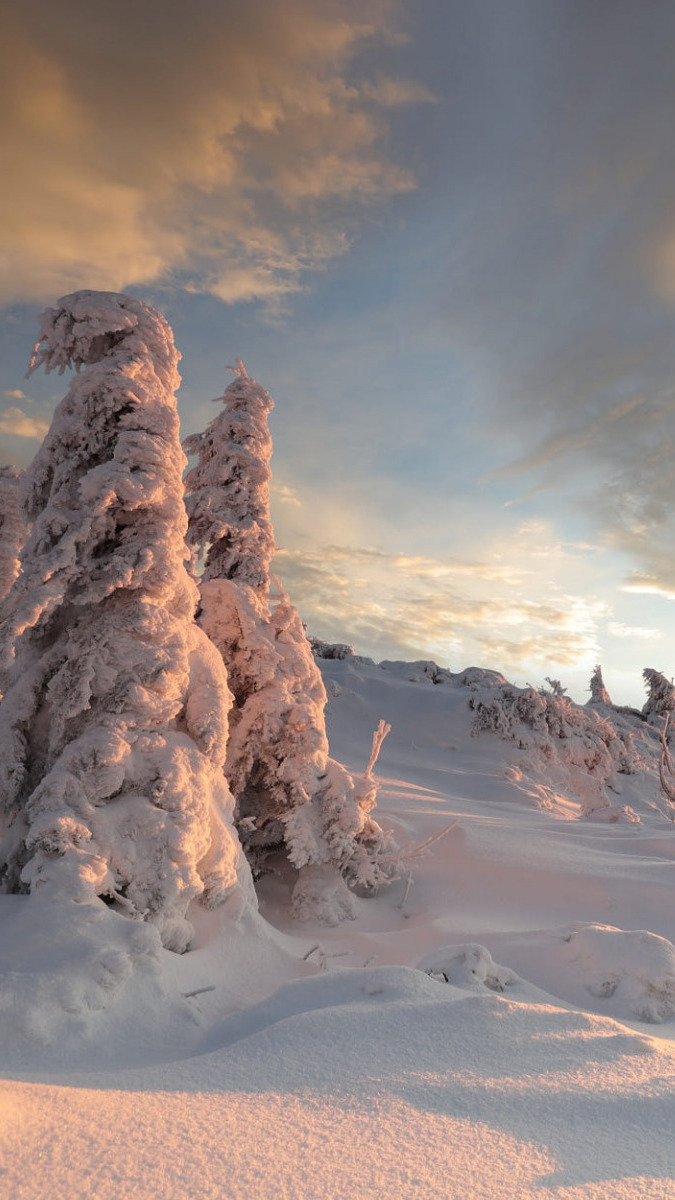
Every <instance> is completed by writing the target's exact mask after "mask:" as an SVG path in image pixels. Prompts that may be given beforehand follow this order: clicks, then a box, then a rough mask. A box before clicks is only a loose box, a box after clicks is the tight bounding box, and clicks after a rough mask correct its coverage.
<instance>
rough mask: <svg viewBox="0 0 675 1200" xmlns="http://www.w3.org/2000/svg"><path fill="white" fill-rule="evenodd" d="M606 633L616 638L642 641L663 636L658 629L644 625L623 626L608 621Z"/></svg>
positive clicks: (619, 622) (621, 623)
mask: <svg viewBox="0 0 675 1200" xmlns="http://www.w3.org/2000/svg"><path fill="white" fill-rule="evenodd" d="M607 632H608V633H611V635H612V637H616V638H641V639H642V640H644V641H650V640H651V639H652V638H660V637H662V636H663V634H662V633H661V630H660V629H651V628H649V627H648V626H645V625H624V624H623V622H621V621H610V622H609V624H608V626H607Z"/></svg>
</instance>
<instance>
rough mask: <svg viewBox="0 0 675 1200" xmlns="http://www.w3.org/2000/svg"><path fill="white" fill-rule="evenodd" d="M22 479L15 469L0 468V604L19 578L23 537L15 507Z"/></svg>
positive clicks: (17, 504)
mask: <svg viewBox="0 0 675 1200" xmlns="http://www.w3.org/2000/svg"><path fill="white" fill-rule="evenodd" d="M22 475H23V471H20V470H18V468H17V467H12V466H8V467H0V601H2V600H4V598H5V596H6V595H7V593H8V591H9V590H10V588H11V586H12V584H13V583H14V580H15V579H16V577H17V575H18V574H19V567H20V563H19V553H20V550H21V547H22V546H23V543H24V541H25V538H26V533H27V529H26V524H25V521H24V518H23V513H22V511H21V507H20V504H19V484H20V482H21V477H22Z"/></svg>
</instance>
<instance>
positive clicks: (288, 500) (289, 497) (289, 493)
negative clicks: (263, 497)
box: [270, 483, 302, 508]
mask: <svg viewBox="0 0 675 1200" xmlns="http://www.w3.org/2000/svg"><path fill="white" fill-rule="evenodd" d="M270 492H271V494H272V496H276V497H277V499H278V500H279V503H280V504H290V505H291V507H292V508H302V501H301V500H299V499H298V495H297V492H296V490H295V488H292V487H288V485H287V484H285V483H273V484H272V485H271V487H270Z"/></svg>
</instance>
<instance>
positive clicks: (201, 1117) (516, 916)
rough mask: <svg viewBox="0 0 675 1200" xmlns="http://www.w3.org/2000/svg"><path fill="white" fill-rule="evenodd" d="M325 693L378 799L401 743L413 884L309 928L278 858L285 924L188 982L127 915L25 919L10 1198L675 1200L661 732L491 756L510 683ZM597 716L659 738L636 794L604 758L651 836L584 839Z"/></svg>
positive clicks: (33, 909) (18, 909) (6, 1092)
mask: <svg viewBox="0 0 675 1200" xmlns="http://www.w3.org/2000/svg"><path fill="white" fill-rule="evenodd" d="M320 665H321V669H322V673H323V677H324V681H325V684H326V689H327V691H328V695H329V697H330V699H329V704H328V710H327V718H328V734H329V738H330V742H331V751H332V753H333V754H334V755H335V756H336V758H337V759H339V760H340V761H341V762H343V763H344V764H345V765H346V767H347V768H348V769H349V770H350V771H351V772H352V773H353V774H354V776H355V777H357V776H359V775H362V774H363V772H364V770H365V768H366V764H367V763H368V758H369V754H370V751H371V739H372V731H373V729H374V728H376V727H377V725H378V722H379V720H380V719H383V720H384V721H386V722H387V723H390V724H391V726H392V730H391V733H390V734H389V737H388V738H387V739H386V741H385V742H384V744H383V746H382V749H381V754H380V758H379V760H378V763H377V765H376V767H375V768H374V775H375V776H376V779H377V781H378V783H379V795H378V817H379V820H380V822H381V824H382V825H383V826H384V827H385V828H390V829H391V830H393V832H394V835H395V838H396V841H397V843H398V845H399V846H400V847H401V851H400V852H399V860H398V862H397V868H398V873H399V879H398V881H397V882H395V883H394V884H392V885H391V886H390V887H388V888H385V889H383V890H381V891H380V892H379V893H378V894H377V895H376V896H374V897H369V898H366V897H365V896H363V897H356V898H354V897H352V899H353V900H354V904H355V913H356V915H355V916H354V919H352V920H348V921H344V922H342V923H341V924H339V925H336V926H327V925H325V924H323V923H320V922H319V921H316V920H314V921H309V922H307V923H303V924H298V922H297V920H296V919H294V916H293V913H292V905H291V892H292V887H293V884H294V875H293V872H292V870H291V868H290V866H289V864H288V860H287V859H286V857H285V855H283V854H279V855H278V858H277V859H276V860H273V862H272V869H271V870H270V871H269V872H268V873H267V874H265V875H263V876H262V877H261V879H260V880H259V883H258V892H259V901H260V911H259V913H256V912H255V911H254V910H253V909H252V908H251V907H250V905H249V906H248V907H246V908H245V911H242V912H241V913H240V914H239V916H238V917H237V919H234V915H233V914H232V913H231V912H228V905H231V904H234V905H236V904H237V903H241V900H240V898H238V897H237V894H236V893H235V894H234V895H233V896H232V897H231V898H230V900H228V901H226V902H225V904H224V905H222V906H220V907H218V908H215V909H213V910H207V909H205V908H203V907H200V906H199V905H198V904H197V903H196V902H193V904H192V906H191V910H190V912H189V914H188V916H189V919H190V921H191V922H192V924H193V925H194V928H195V930H196V940H195V942H194V943H193V948H191V949H190V950H189V951H188V952H187V953H186V954H183V955H177V954H174V953H171V952H170V951H169V950H167V949H165V948H163V947H162V945H161V941H160V937H159V933H158V931H157V930H156V929H155V928H154V927H153V926H152V925H148V924H145V923H143V922H139V921H130V920H127V919H126V918H124V917H123V916H122V915H120V914H119V913H117V912H115V911H112V910H111V909H109V908H106V907H105V906H104V905H103V904H102V903H101V902H100V901H89V902H87V903H83V904H78V903H76V902H75V901H74V900H72V899H62V900H60V901H59V902H58V903H57V902H54V901H52V902H51V903H50V902H48V901H47V900H46V899H44V898H41V897H40V893H39V891H38V892H37V893H36V894H35V895H33V896H30V897H28V896H2V897H0V914H1V917H2V922H1V924H0V930H1V932H0V1014H1V1016H0V1057H1V1059H2V1063H3V1073H4V1082H3V1083H2V1084H0V1112H1V1113H2V1118H3V1119H2V1122H1V1125H0V1167H1V1169H2V1171H3V1176H2V1178H3V1181H4V1182H5V1185H6V1188H7V1194H8V1195H11V1196H12V1197H13V1198H16V1200H27V1198H28V1197H30V1200H42V1198H44V1200H47V1198H48V1197H49V1200H53V1198H56V1200H61V1198H63V1200H85V1198H86V1200H91V1198H92V1197H110V1196H119V1197H127V1196H133V1197H134V1200H158V1198H159V1197H161V1198H166V1200H174V1198H175V1200H211V1198H213V1200H216V1198H217V1200H224V1198H227V1200H272V1198H275V1200H276V1197H280V1198H283V1200H319V1198H321V1200H353V1198H354V1197H358V1198H359V1200H375V1198H376V1197H377V1198H378V1200H381V1198H382V1197H397V1198H399V1197H401V1198H404V1200H408V1198H411V1200H412V1198H414V1200H608V1198H611V1200H674V1198H675V1150H674V1149H673V1139H672V1113H673V1097H674V1091H675V946H674V945H673V943H674V942H675V915H674V909H673V903H672V896H673V885H674V883H675V828H674V827H673V821H672V819H671V815H670V812H669V809H668V805H667V804H666V803H664V800H663V795H662V793H661V790H660V785H659V776H658V760H659V755H660V749H661V747H660V742H659V736H658V730H657V729H655V728H651V727H650V726H649V725H648V724H647V723H645V722H641V721H640V720H639V718H637V717H631V716H630V715H629V714H625V713H620V712H617V711H616V710H614V709H612V708H611V706H608V705H603V706H596V705H594V706H593V708H592V710H590V711H589V710H588V709H576V708H575V709H574V711H573V712H572V710H567V712H568V717H569V718H570V720H569V725H570V729H571V730H572V736H570V737H560V736H558V735H557V734H554V733H552V731H551V729H550V728H547V730H545V729H544V728H543V727H542V726H540V727H538V728H537V729H536V730H533V729H532V728H531V727H529V726H527V725H526V726H525V727H524V730H521V731H520V732H524V733H525V735H526V736H529V737H530V739H531V744H530V745H528V746H526V747H522V746H520V745H519V744H518V742H519V736H520V733H519V732H518V731H517V732H518V735H517V736H516V738H515V739H514V738H513V737H512V736H511V735H510V734H509V736H507V737H503V736H501V735H500V733H499V732H481V733H478V734H475V722H476V705H477V702H479V701H480V702H483V703H484V704H489V703H490V697H491V696H492V697H493V698H494V696H495V695H499V694H500V693H501V691H502V689H503V688H504V686H505V681H504V680H503V679H501V678H500V677H497V676H496V675H495V674H494V673H489V672H483V671H480V670H478V669H472V670H469V671H467V672H463V673H462V674H461V675H451V674H450V673H449V672H445V673H444V675H442V676H438V677H437V678H435V679H434V677H433V675H434V673H433V671H430V670H425V669H424V668H425V666H428V664H414V665H412V667H411V664H392V663H388V664H387V665H386V667H384V668H382V667H379V666H376V665H375V664H373V663H371V662H369V661H368V660H363V659H359V658H358V657H357V656H355V655H350V654H344V655H343V656H331V657H322V658H321V659H320ZM470 701H472V702H473V708H472V707H470V703H469V702H470ZM558 702H559V703H563V704H566V703H569V702H566V701H564V700H563V699H561V698H560V697H558ZM584 713H586V714H587V716H588V725H587V726H586V725H584V717H583V714H584ZM598 715H599V717H600V718H601V720H602V721H607V722H609V723H610V724H612V725H613V727H614V729H615V733H616V736H617V738H619V740H621V738H622V736H623V737H625V735H626V731H627V730H629V731H631V732H632V733H633V735H634V747H635V755H634V759H633V761H632V764H631V773H626V772H625V770H621V769H620V767H621V763H620V762H619V760H618V759H612V762H611V763H610V761H609V759H607V760H604V759H603V762H602V772H601V780H600V783H601V785H602V789H603V790H604V792H605V793H606V794H607V796H608V797H611V805H610V807H614V808H616V809H617V810H619V811H620V810H622V809H623V808H626V807H628V808H630V809H631V810H632V811H633V813H634V816H635V818H636V819H635V820H632V819H631V820H616V821H614V820H598V819H596V818H595V816H593V815H592V816H591V817H590V818H589V817H587V816H584V815H583V814H584V811H588V795H587V794H586V792H585V791H584V788H583V787H581V786H580V776H579V770H580V767H579V763H578V761H577V758H578V750H579V745H578V739H581V742H582V743H583V744H584V745H586V743H585V742H584V737H586V736H589V737H590V733H588V731H589V730H590V731H592V730H593V729H594V728H595V727H596V726H595V722H596V717H597V716H598ZM549 716H550V714H549ZM605 732H606V731H605ZM603 736H605V733H603ZM566 742H569V743H570V747H569V752H570V756H571V757H570V761H569V762H568V760H567V759H566V757H565V755H566V750H565V743H566ZM603 744H604V745H605V746H607V743H606V742H603ZM547 745H548V751H547V749H546V747H547ZM586 748H588V747H586ZM553 750H555V752H556V755H555V756H554V755H553ZM528 756H529V757H528ZM524 758H526V759H527V760H528V766H527V769H526V770H524V769H523V759H524ZM612 764H613V770H612ZM551 765H552V766H553V767H554V768H555V770H554V775H555V779H554V780H552V779H551V778H549V777H548V776H547V773H546V772H547V770H548V768H549V767H550V766H551ZM565 767H568V768H569V769H567V770H565V769H563V768H565ZM572 768H574V769H572ZM600 783H598V788H600ZM542 795H548V796H549V798H550V799H551V803H550V804H545V803H542ZM602 811H604V810H602ZM430 839H432V840H430ZM424 843H427V845H426V849H424V848H420V847H423V844H424Z"/></svg>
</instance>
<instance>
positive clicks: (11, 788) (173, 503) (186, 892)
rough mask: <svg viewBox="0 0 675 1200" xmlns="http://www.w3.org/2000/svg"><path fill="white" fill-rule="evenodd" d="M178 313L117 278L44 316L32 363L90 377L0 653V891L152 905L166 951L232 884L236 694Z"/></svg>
mask: <svg viewBox="0 0 675 1200" xmlns="http://www.w3.org/2000/svg"><path fill="white" fill-rule="evenodd" d="M177 362H178V354H177V351H176V349H175V346H174V343H173V336H172V333H171V330H170V328H169V326H168V325H167V323H166V321H165V320H164V318H163V317H162V316H161V315H160V314H159V313H157V312H155V311H154V310H153V309H151V308H148V307H147V306H146V305H144V304H141V303H140V302H138V301H136V300H134V299H132V298H130V297H128V296H118V295H114V294H112V293H96V292H78V293H75V294H74V295H72V296H66V297H64V298H63V299H62V300H60V301H59V302H58V305H57V307H56V308H54V309H48V310H47V312H46V313H45V314H44V316H43V318H42V328H41V336H40V341H39V342H38V344H37V346H36V349H35V352H34V355H33V360H32V368H33V369H34V368H35V367H37V366H44V367H45V368H46V370H47V371H50V370H52V369H54V368H58V369H59V370H60V371H61V372H63V370H64V369H65V368H67V367H70V366H73V367H75V368H76V370H77V374H76V375H75V377H74V378H73V381H72V384H71V387H70V389H69V391H68V393H67V395H66V397H65V399H64V400H63V401H62V402H61V404H60V405H59V407H58V408H57V410H56V413H55V415H54V420H53V423H52V427H51V429H50V431H49V433H48V435H47V437H46V439H45V442H44V444H43V446H42V448H41V450H40V451H39V453H38V455H37V457H36V459H35V461H34V462H33V464H32V466H31V468H30V469H29V471H28V474H27V478H26V481H25V494H26V498H27V505H26V507H27V516H28V518H29V519H30V520H31V521H32V522H33V528H32V532H31V534H30V537H29V538H28V541H27V543H26V546H25V548H24V553H23V571H22V574H21V575H20V576H19V578H18V580H17V581H16V583H15V585H14V589H13V592H12V594H11V596H10V597H9V600H8V604H9V607H8V609H7V611H8V613H9V615H8V616H7V618H6V620H5V622H4V626H3V628H2V631H1V642H0V650H1V651H2V658H3V662H4V666H5V669H6V672H7V674H6V681H7V688H6V694H5V699H4V700H3V702H2V705H0V801H1V809H2V811H3V813H4V836H3V838H2V841H1V842H0V869H1V871H2V880H3V886H4V890H6V891H25V890H28V889H29V888H30V889H34V888H36V887H38V886H41V885H42V886H51V887H53V888H55V889H57V890H58V891H59V892H60V893H62V894H65V895H68V896H70V897H72V898H75V899H82V900H86V899H87V898H92V897H93V896H101V897H103V898H104V899H105V900H106V901H107V902H108V903H110V904H111V905H112V906H113V907H115V908H117V909H118V910H119V911H120V912H123V913H126V914H128V915H130V916H135V917H144V918H145V919H148V920H150V921H152V922H154V923H155V924H156V925H157V926H158V927H159V929H160V932H161V935H162V938H163V941H164V943H165V945H167V946H168V947H169V948H171V949H176V950H183V949H185V947H186V946H187V944H188V942H189V939H190V936H191V926H190V925H189V923H188V921H187V920H186V912H187V908H188V905H189V903H190V901H191V900H193V899H195V898H200V899H201V900H202V901H203V902H205V903H206V904H208V905H215V904H218V903H219V902H221V901H222V900H224V899H225V898H226V897H227V896H228V895H230V894H233V893H236V891H237V888H238V886H239V887H243V888H244V889H245V888H246V870H244V871H243V872H242V879H243V882H242V881H241V880H240V881H239V884H238V872H240V869H241V863H240V860H239V850H238V847H237V844H236V839H235V838H234V837H233V833H232V831H231V829H230V828H228V822H229V810H230V808H231V803H232V802H231V798H230V796H229V792H228V789H227V787H226V786H225V783H224V780H223V776H222V765H223V762H224V759H225V753H226V744H227V715H228V708H229V705H230V694H229V689H228V686H227V680H226V674H225V671H224V668H223V664H222V660H221V658H220V656H219V655H218V654H217V653H216V652H215V650H214V648H213V647H212V646H211V645H210V644H209V642H208V640H207V638H206V637H205V636H204V634H203V633H202V631H201V630H200V629H199V628H198V627H197V626H196V625H195V623H194V621H193V613H194V610H195V606H196V603H197V600H198V594H197V589H196V586H195V584H194V582H193V581H192V579H191V578H190V575H189V574H188V571H187V570H186V561H187V558H188V557H189V551H188V550H187V547H186V544H185V532H186V525H187V518H186V514H185V508H184V503H183V487H182V471H183V468H184V465H185V458H184V455H183V452H182V450H181V446H180V440H179V431H178V417H177V413H176V405H175V398H174V395H173V393H174V391H175V389H176V387H177V385H178V383H179V381H180V377H179V375H178V372H177V369H176V368H177Z"/></svg>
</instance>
